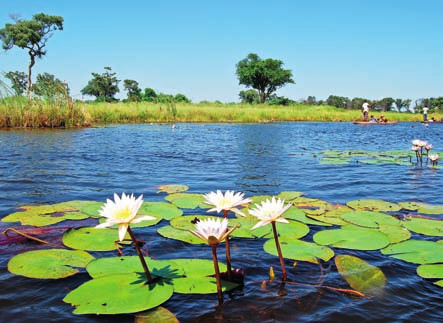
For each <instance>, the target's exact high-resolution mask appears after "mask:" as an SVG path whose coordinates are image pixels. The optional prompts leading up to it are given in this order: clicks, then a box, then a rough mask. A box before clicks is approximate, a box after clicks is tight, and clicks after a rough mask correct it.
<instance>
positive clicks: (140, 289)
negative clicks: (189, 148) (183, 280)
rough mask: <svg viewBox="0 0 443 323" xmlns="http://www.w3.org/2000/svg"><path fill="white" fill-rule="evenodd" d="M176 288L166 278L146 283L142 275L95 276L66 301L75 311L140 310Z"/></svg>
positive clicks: (157, 302) (119, 311) (75, 290)
mask: <svg viewBox="0 0 443 323" xmlns="http://www.w3.org/2000/svg"><path fill="white" fill-rule="evenodd" d="M173 291H174V290H173V287H172V286H171V285H169V284H167V283H165V282H164V281H160V282H156V283H152V284H145V280H144V279H142V278H140V275H139V274H121V275H111V276H103V277H100V278H94V279H92V280H90V281H88V282H86V283H84V284H82V285H80V286H79V287H78V288H76V289H74V290H73V291H71V292H70V293H69V294H68V295H66V297H65V298H64V299H63V301H64V302H66V303H70V304H72V305H73V306H75V310H74V313H75V314H122V313H136V312H141V311H145V310H148V309H151V308H154V307H157V306H159V305H161V304H163V303H164V302H166V301H167V300H168V299H169V298H170V297H171V296H172V294H173Z"/></svg>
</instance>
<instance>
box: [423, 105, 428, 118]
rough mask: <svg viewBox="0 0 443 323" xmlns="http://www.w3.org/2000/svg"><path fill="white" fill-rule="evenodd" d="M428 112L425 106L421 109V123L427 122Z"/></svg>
mask: <svg viewBox="0 0 443 323" xmlns="http://www.w3.org/2000/svg"><path fill="white" fill-rule="evenodd" d="M428 111H429V108H428V106H427V105H425V106H424V107H423V121H428Z"/></svg>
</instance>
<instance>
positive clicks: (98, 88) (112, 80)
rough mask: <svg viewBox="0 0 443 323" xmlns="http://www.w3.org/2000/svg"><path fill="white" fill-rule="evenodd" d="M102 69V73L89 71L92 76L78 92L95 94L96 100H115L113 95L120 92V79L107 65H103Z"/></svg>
mask: <svg viewBox="0 0 443 323" xmlns="http://www.w3.org/2000/svg"><path fill="white" fill-rule="evenodd" d="M104 69H105V70H106V72H104V73H103V74H99V73H91V74H92V76H93V77H94V78H93V79H92V80H90V81H89V82H88V84H87V85H86V86H85V87H84V88H83V89H81V91H80V93H81V94H83V95H92V96H95V100H96V101H105V102H113V101H117V99H116V98H115V97H114V96H115V95H116V94H117V93H118V92H120V89H119V88H118V83H119V82H120V80H118V79H117V77H116V76H115V75H116V73H111V70H112V69H111V68H110V67H109V66H106V67H104Z"/></svg>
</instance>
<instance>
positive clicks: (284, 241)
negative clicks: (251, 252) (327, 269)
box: [263, 236, 334, 264]
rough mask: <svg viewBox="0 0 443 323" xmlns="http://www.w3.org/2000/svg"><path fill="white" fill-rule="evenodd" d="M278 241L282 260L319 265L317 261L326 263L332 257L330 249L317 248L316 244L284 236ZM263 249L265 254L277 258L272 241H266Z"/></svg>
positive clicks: (332, 253) (273, 241)
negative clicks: (287, 259)
mask: <svg viewBox="0 0 443 323" xmlns="http://www.w3.org/2000/svg"><path fill="white" fill-rule="evenodd" d="M279 241H280V248H281V251H282V254H283V257H284V258H289V259H293V260H300V261H308V262H312V263H315V264H317V263H319V259H322V260H324V261H328V260H329V259H331V258H332V257H333V256H334V251H332V249H331V248H328V247H326V246H319V245H318V244H316V243H312V242H305V241H301V240H298V239H294V238H293V239H291V238H286V237H285V236H281V237H280V238H279ZM263 248H264V250H265V251H266V252H267V253H270V254H271V255H275V256H278V252H277V247H276V246H275V240H274V239H269V240H268V241H266V242H265V244H264V246H263Z"/></svg>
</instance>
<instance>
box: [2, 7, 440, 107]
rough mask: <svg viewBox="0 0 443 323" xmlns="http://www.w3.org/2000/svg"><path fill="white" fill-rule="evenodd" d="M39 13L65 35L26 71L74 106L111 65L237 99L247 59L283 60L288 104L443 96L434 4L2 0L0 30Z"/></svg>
mask: <svg viewBox="0 0 443 323" xmlns="http://www.w3.org/2000/svg"><path fill="white" fill-rule="evenodd" d="M39 12H43V13H46V14H50V15H59V16H62V17H63V18H64V30H63V31H57V32H55V33H54V34H53V36H52V38H51V39H50V40H49V42H48V44H47V55H46V56H45V57H44V58H43V59H41V60H38V61H37V63H36V65H35V67H34V69H33V75H34V76H36V75H37V74H38V73H44V72H48V73H51V74H54V75H55V76H56V77H57V78H59V79H60V80H62V81H63V80H65V81H67V82H68V84H69V86H70V88H71V94H72V96H73V97H74V98H78V99H81V98H82V96H81V94H80V90H81V89H82V88H83V87H84V86H85V85H86V84H87V82H88V81H89V80H90V79H91V78H92V76H91V73H92V72H97V73H102V72H104V69H103V67H104V66H110V67H111V68H112V70H113V71H114V72H116V73H117V77H118V78H119V79H121V80H124V79H133V80H136V81H137V82H139V85H140V87H141V88H142V89H144V88H146V87H150V88H153V89H154V90H155V91H156V92H162V93H168V94H177V93H183V94H185V95H186V96H188V97H189V98H190V99H191V100H192V101H193V102H199V101H202V100H209V101H215V100H220V101H222V102H236V101H238V100H239V99H238V93H239V91H241V90H244V89H246V88H245V87H244V86H241V85H239V84H238V79H237V77H236V75H235V65H236V64H237V63H238V62H239V61H240V60H242V59H244V58H245V57H246V56H247V55H248V54H249V53H256V54H258V55H259V56H260V57H261V58H263V59H265V58H273V59H279V60H282V61H283V62H284V68H286V69H290V70H291V71H292V72H293V78H294V80H295V82H296V84H289V85H286V86H285V87H283V88H281V89H279V90H278V91H277V94H278V95H281V96H285V97H288V98H291V99H294V100H299V99H304V98H307V97H308V96H315V97H316V98H317V100H320V99H323V100H324V99H326V98H327V97H328V96H329V95H339V96H345V97H348V98H354V97H364V98H368V99H371V100H374V99H380V98H384V97H388V96H390V97H393V98H402V99H412V100H416V99H419V98H427V97H439V96H443V42H442V41H441V35H442V31H443V25H442V23H441V14H442V13H443V1H441V0H335V1H333V0H303V1H302V0H273V1H262V0H255V1H252V0H235V1H234V0H223V1H210V0H209V1H208V0H195V1H193V0H188V1H184V0H161V1H160V0H157V1H152V0H128V1H117V0H107V1H104V0H89V1H85V0H76V1H63V0H62V1H54V0H32V1H31V0H9V1H2V5H1V7H0V28H2V27H3V26H4V25H5V24H6V23H11V22H12V20H11V19H10V14H18V15H20V17H21V18H22V19H31V18H32V15H34V14H36V13H39ZM28 61H29V57H28V54H27V52H26V51H25V50H22V49H17V48H15V49H13V50H10V51H7V52H4V51H0V72H7V71H15V70H19V71H26V69H27V64H28ZM120 89H121V93H120V94H119V97H124V96H125V93H123V81H122V82H121V83H120Z"/></svg>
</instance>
